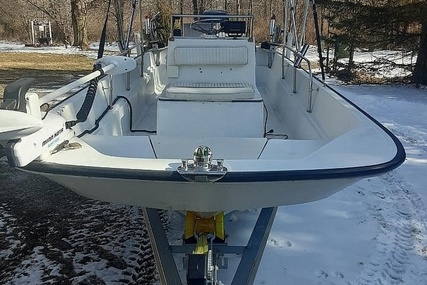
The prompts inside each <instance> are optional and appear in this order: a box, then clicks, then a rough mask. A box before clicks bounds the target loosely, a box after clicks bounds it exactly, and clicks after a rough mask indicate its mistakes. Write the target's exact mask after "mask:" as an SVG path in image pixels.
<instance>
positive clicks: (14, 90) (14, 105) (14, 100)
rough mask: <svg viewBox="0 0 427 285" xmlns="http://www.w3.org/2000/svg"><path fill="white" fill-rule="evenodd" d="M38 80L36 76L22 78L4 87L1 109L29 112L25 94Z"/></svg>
mask: <svg viewBox="0 0 427 285" xmlns="http://www.w3.org/2000/svg"><path fill="white" fill-rule="evenodd" d="M34 82H36V80H35V79H34V78H20V79H18V80H16V81H15V82H13V83H11V84H9V85H7V86H6V88H5V89H4V95H3V103H2V104H1V106H0V109H4V110H11V111H20V112H24V113H25V112H27V109H26V101H25V94H26V93H27V92H28V90H29V89H30V87H31V86H32V85H33V84H34Z"/></svg>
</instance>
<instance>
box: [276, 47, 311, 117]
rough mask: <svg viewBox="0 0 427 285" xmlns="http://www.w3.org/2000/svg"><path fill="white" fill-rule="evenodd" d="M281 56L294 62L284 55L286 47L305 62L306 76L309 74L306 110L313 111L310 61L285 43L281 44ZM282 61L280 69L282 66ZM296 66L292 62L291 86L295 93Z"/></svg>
mask: <svg viewBox="0 0 427 285" xmlns="http://www.w3.org/2000/svg"><path fill="white" fill-rule="evenodd" d="M282 47H283V49H282V56H283V57H286V58H287V59H289V60H290V61H291V62H293V63H295V60H292V59H291V58H289V57H287V56H286V52H285V49H288V50H289V51H291V52H293V54H294V57H295V58H301V59H302V60H304V61H305V62H306V63H307V66H308V76H309V81H310V82H309V85H308V103H307V104H308V105H307V112H309V113H311V112H312V111H313V107H312V101H313V72H312V70H311V63H310V60H309V59H308V58H306V57H305V56H304V55H303V54H301V53H300V52H299V51H297V50H295V49H292V48H290V47H288V46H286V45H283V46H282ZM284 64H285V63H284V62H283V61H282V69H283V68H284ZM297 68H298V67H297V66H295V64H294V78H293V88H292V92H293V93H297V86H296V85H297Z"/></svg>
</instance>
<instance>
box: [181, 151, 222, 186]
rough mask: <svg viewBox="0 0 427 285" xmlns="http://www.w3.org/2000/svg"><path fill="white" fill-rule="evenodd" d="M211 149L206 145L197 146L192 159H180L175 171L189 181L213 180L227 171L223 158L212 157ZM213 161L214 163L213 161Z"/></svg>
mask: <svg viewBox="0 0 427 285" xmlns="http://www.w3.org/2000/svg"><path fill="white" fill-rule="evenodd" d="M212 157H213V154H212V150H211V149H210V148H209V147H208V146H198V147H197V148H196V149H195V150H194V152H193V159H182V160H181V161H182V164H181V166H179V167H178V169H177V171H178V173H179V174H181V176H182V177H184V178H185V179H186V180H187V181H190V182H215V181H218V180H220V179H221V178H222V177H224V175H225V174H226V173H227V168H226V167H224V160H223V159H215V160H213V159H212ZM213 161H215V162H216V163H213Z"/></svg>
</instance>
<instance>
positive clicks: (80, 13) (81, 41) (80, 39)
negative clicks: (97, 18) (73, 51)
mask: <svg viewBox="0 0 427 285" xmlns="http://www.w3.org/2000/svg"><path fill="white" fill-rule="evenodd" d="M86 14H87V11H86V4H85V1H84V0H71V20H72V25H73V33H74V42H73V46H79V47H81V48H82V49H83V50H87V49H88V48H89V40H88V37H87V30H86Z"/></svg>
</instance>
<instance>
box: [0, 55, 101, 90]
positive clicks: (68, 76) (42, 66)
mask: <svg viewBox="0 0 427 285" xmlns="http://www.w3.org/2000/svg"><path fill="white" fill-rule="evenodd" d="M92 64H93V60H92V59H89V58H87V57H86V56H84V55H68V54H67V55H64V54H45V53H14V52H5V53H0V98H2V97H3V91H4V87H5V86H6V85H7V84H9V83H12V82H13V81H15V80H17V79H19V78H22V77H33V78H35V79H36V80H37V83H36V85H35V87H36V88H52V87H58V86H61V85H63V84H65V83H68V82H69V81H70V80H72V79H73V78H75V77H77V76H79V75H85V74H87V73H89V72H90V71H91V70H92Z"/></svg>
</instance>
